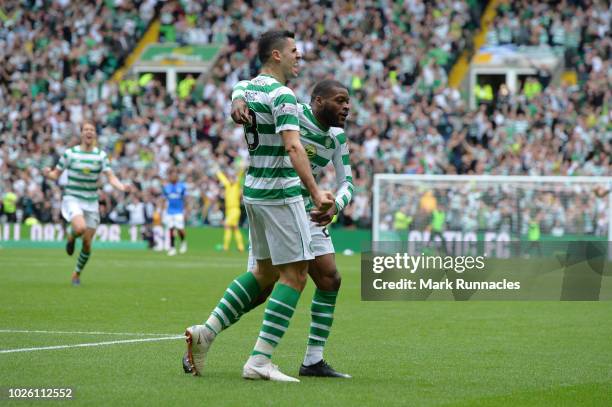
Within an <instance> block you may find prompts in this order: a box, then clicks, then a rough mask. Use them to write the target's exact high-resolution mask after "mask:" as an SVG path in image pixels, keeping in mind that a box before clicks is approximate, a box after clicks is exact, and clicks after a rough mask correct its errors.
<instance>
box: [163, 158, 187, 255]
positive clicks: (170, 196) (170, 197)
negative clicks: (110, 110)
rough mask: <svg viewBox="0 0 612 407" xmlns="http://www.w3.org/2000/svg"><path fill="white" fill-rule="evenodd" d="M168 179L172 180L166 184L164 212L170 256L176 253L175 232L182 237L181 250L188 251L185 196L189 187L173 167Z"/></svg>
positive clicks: (181, 251)
mask: <svg viewBox="0 0 612 407" xmlns="http://www.w3.org/2000/svg"><path fill="white" fill-rule="evenodd" d="M168 180H169V181H170V182H169V183H168V184H166V186H164V192H163V194H164V198H165V200H164V202H163V204H162V205H163V208H162V213H164V223H165V225H166V227H167V228H168V229H169V231H170V249H169V250H168V256H175V255H176V247H175V241H176V236H175V232H178V235H179V237H180V239H181V247H180V249H179V252H180V253H181V254H182V253H187V235H186V234H185V197H186V195H187V187H186V186H185V183H184V182H179V178H178V171H177V169H176V168H172V169H170V170H169V171H168Z"/></svg>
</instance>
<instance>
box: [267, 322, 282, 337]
mask: <svg viewBox="0 0 612 407" xmlns="http://www.w3.org/2000/svg"><path fill="white" fill-rule="evenodd" d="M261 330H262V331H263V332H265V333H268V334H272V335H275V336H278V337H280V338H282V337H283V335H284V334H285V332H283V331H281V330H280V329H276V328H274V327H273V326H268V325H262V326H261Z"/></svg>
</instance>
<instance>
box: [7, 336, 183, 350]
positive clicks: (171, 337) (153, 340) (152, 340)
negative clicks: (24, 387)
mask: <svg viewBox="0 0 612 407" xmlns="http://www.w3.org/2000/svg"><path fill="white" fill-rule="evenodd" d="M183 338H184V337H183V336H182V335H181V336H166V337H162V338H143V339H125V340H121V341H107V342H96V343H77V344H75V345H57V346H41V347H37V348H17V349H4V350H0V354H1V353H16V352H34V351H37V350H55V349H68V348H88V347H93V346H106V345H118V344H123V343H137V342H155V341H168V340H172V339H183Z"/></svg>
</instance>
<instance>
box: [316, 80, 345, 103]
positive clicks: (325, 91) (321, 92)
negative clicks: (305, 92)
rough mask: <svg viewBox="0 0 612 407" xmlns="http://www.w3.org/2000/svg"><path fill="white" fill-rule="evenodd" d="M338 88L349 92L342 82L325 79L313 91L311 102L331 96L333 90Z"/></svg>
mask: <svg viewBox="0 0 612 407" xmlns="http://www.w3.org/2000/svg"><path fill="white" fill-rule="evenodd" d="M336 88H340V89H346V90H348V88H347V87H346V86H344V85H343V84H342V83H341V82H338V81H337V80H334V79H325V80H323V81H321V82H319V83H317V84H316V85H315V87H314V89H313V90H312V93H311V94H310V100H313V101H314V100H315V99H316V97H317V96H321V97H325V96H329V94H330V93H331V91H332V89H336Z"/></svg>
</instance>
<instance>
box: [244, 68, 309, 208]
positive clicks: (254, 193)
mask: <svg viewBox="0 0 612 407" xmlns="http://www.w3.org/2000/svg"><path fill="white" fill-rule="evenodd" d="M237 97H240V98H243V99H244V100H245V101H246V103H247V105H248V107H249V111H250V114H251V121H252V124H251V125H248V126H244V131H245V138H246V141H247V145H248V148H249V154H250V156H251V163H250V166H249V170H248V171H247V174H246V178H245V181H244V188H243V198H244V202H246V203H251V204H252V203H256V204H263V205H282V204H286V203H291V202H298V201H301V200H302V193H301V187H300V178H299V177H298V175H297V172H296V171H295V169H294V168H293V165H292V164H291V160H290V158H289V156H288V154H287V152H286V151H285V146H284V144H283V139H282V137H281V135H280V132H281V131H285V130H297V131H299V130H300V128H299V120H298V106H297V101H296V99H295V95H294V94H293V91H292V90H291V89H289V88H288V87H286V86H283V85H282V84H281V83H280V82H278V81H277V80H276V79H275V78H274V77H272V76H269V75H263V74H262V75H259V76H257V77H255V78H254V79H251V80H250V81H240V82H238V83H237V84H236V85H235V86H234V89H233V92H232V100H234V99H235V98H237Z"/></svg>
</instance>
